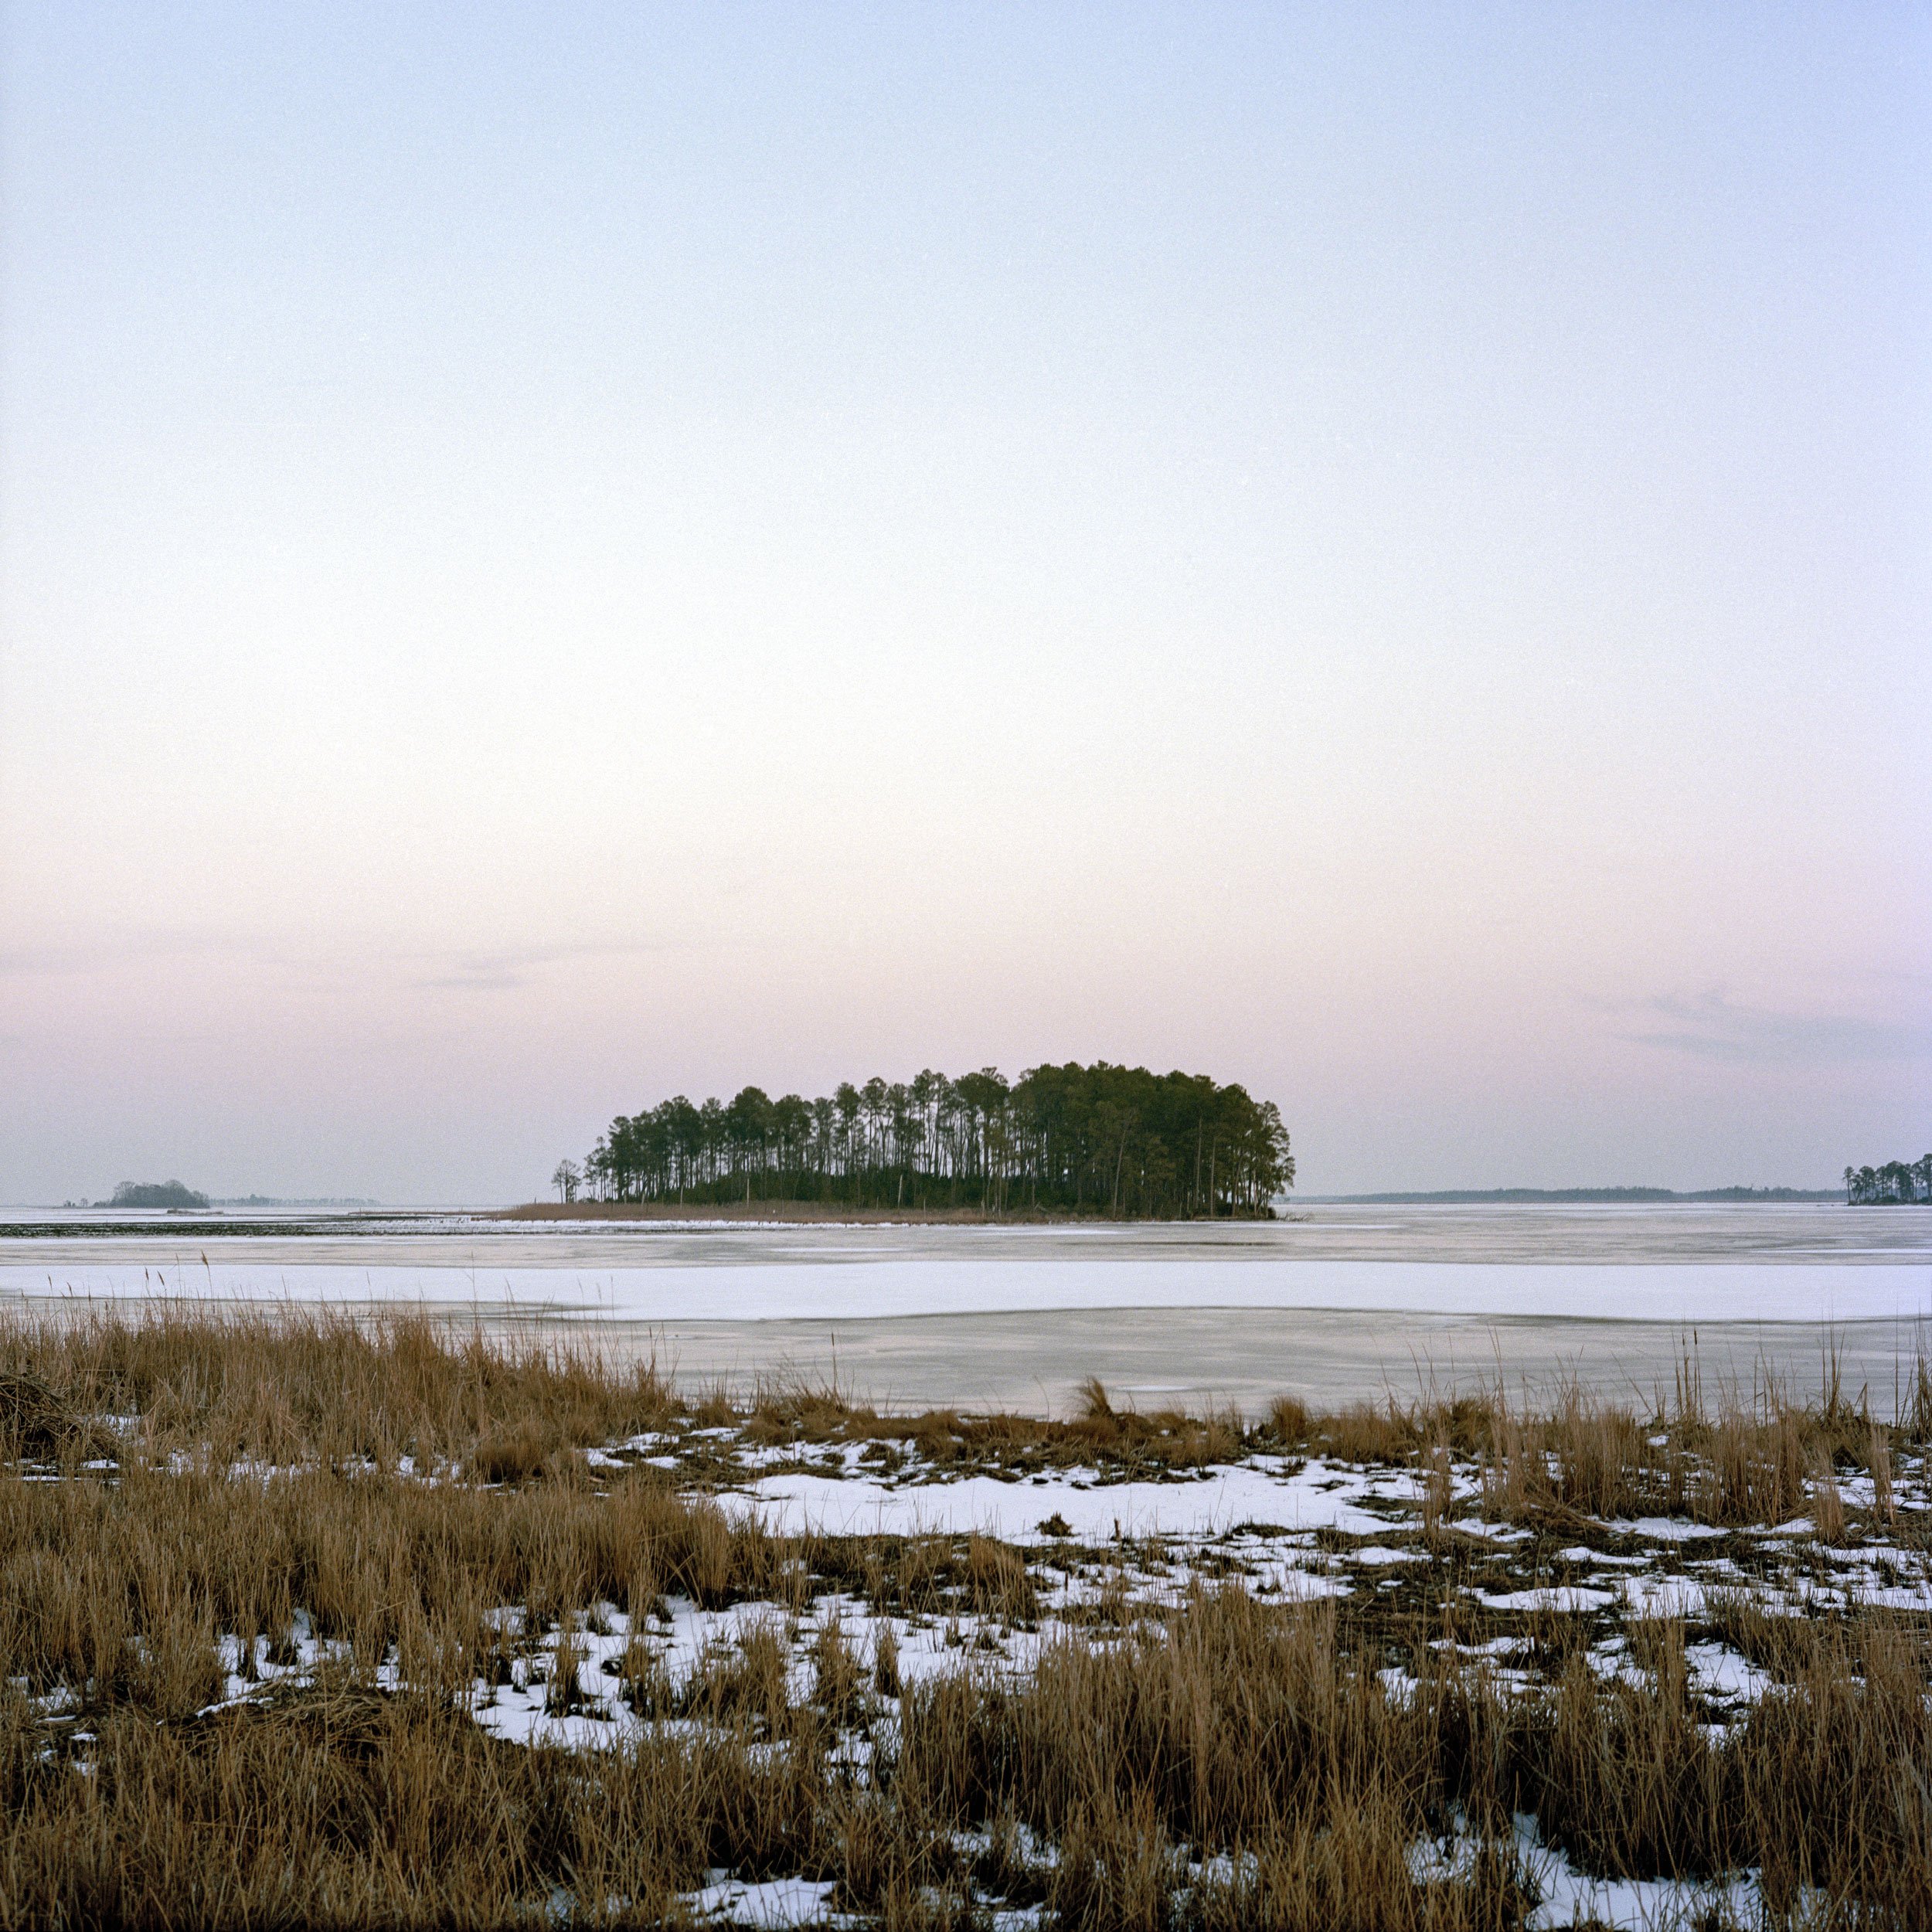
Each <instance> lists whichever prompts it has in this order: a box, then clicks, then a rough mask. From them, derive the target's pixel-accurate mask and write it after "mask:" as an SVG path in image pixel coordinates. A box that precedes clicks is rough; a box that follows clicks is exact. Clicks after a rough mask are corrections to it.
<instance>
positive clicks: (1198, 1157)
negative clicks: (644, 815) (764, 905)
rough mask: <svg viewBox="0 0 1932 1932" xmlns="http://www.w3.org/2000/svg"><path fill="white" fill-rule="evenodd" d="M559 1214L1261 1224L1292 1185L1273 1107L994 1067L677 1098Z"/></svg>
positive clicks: (1232, 1094)
mask: <svg viewBox="0 0 1932 1932" xmlns="http://www.w3.org/2000/svg"><path fill="white" fill-rule="evenodd" d="M553 1184H554V1185H556V1189H557V1191H558V1192H559V1193H560V1195H561V1196H563V1199H565V1200H566V1201H567V1200H571V1199H575V1198H576V1196H577V1192H578V1191H579V1190H580V1189H581V1190H583V1191H586V1192H589V1193H590V1195H592V1196H594V1197H595V1198H597V1199H600V1200H611V1201H679V1202H688V1203H692V1204H694V1205H699V1206H702V1205H705V1204H706V1203H713V1204H717V1203H722V1202H726V1201H747V1202H751V1201H801V1202H802V1201H820V1202H836V1203H838V1204H841V1205H844V1206H853V1207H885V1208H906V1209H917V1210H921V1211H924V1210H928V1209H959V1208H977V1209H984V1210H985V1211H986V1212H988V1213H995V1214H997V1213H1012V1212H1015V1211H1019V1210H1024V1209H1036V1208H1037V1209H1046V1210H1053V1211H1058V1212H1066V1213H1092V1214H1099V1215H1105V1216H1111V1217H1113V1218H1115V1219H1135V1218H1141V1217H1145V1218H1148V1219H1192V1218H1199V1217H1203V1216H1205V1217H1214V1216H1223V1215H1226V1216H1258V1217H1262V1218H1265V1217H1267V1216H1269V1215H1270V1214H1271V1213H1273V1211H1274V1210H1273V1208H1272V1206H1271V1205H1270V1204H1271V1203H1272V1202H1273V1201H1274V1199H1275V1197H1276V1196H1277V1195H1279V1194H1281V1192H1283V1191H1284V1189H1287V1188H1289V1187H1291V1186H1292V1185H1294V1155H1292V1154H1291V1152H1290V1151H1289V1148H1288V1135H1287V1129H1286V1128H1284V1126H1283V1125H1282V1123H1281V1112H1280V1110H1279V1109H1278V1108H1277V1107H1276V1106H1275V1104H1274V1102H1273V1101H1272V1100H1255V1099H1254V1098H1253V1097H1252V1096H1251V1095H1250V1094H1248V1092H1247V1090H1246V1089H1245V1088H1243V1087H1238V1086H1229V1087H1223V1086H1219V1085H1218V1084H1217V1083H1216V1082H1215V1081H1213V1080H1210V1079H1209V1078H1208V1077H1206V1075H1205V1074H1198V1073H1149V1072H1148V1070H1147V1069H1146V1068H1145V1067H1141V1066H1132V1067H1130V1066H1109V1065H1108V1064H1107V1063H1106V1062H1105V1061H1099V1062H1097V1063H1095V1064H1094V1065H1093V1066H1077V1065H1075V1064H1073V1063H1068V1064H1067V1065H1066V1066H1036V1067H1034V1068H1032V1070H1030V1071H1029V1072H1027V1073H1022V1075H1021V1076H1020V1077H1019V1079H1018V1080H1015V1081H1012V1082H1011V1083H1009V1081H1008V1080H1007V1079H1006V1077H1005V1075H1004V1074H1002V1073H999V1072H998V1070H996V1069H995V1068H992V1067H987V1068H985V1069H983V1070H981V1071H980V1072H979V1073H962V1074H961V1076H960V1077H958V1078H957V1080H951V1079H948V1078H947V1077H946V1075H944V1073H933V1072H931V1071H930V1070H928V1071H927V1072H925V1073H920V1074H919V1075H918V1076H917V1077H915V1078H914V1079H912V1080H903V1081H886V1080H877V1079H875V1080H867V1081H866V1083H865V1084H864V1085H863V1086H862V1087H861V1086H855V1085H853V1084H852V1083H850V1082H848V1083H845V1085H843V1086H842V1087H839V1088H838V1090H837V1091H836V1092H835V1093H833V1094H830V1095H828V1096H827V1097H824V1098H821V1099H818V1100H807V1099H805V1098H804V1097H803V1096H802V1095H801V1094H785V1095H784V1096H783V1097H781V1098H780V1099H777V1100H773V1099H771V1098H770V1097H769V1096H767V1094H765V1093H764V1091H763V1090H761V1089H760V1088H758V1087H747V1088H745V1089H744V1090H743V1092H742V1093H740V1094H739V1095H738V1096H737V1097H736V1098H735V1099H733V1100H706V1101H703V1102H702V1103H701V1104H694V1103H693V1102H692V1101H691V1100H687V1099H686V1098H685V1097H684V1096H683V1095H682V1094H679V1095H678V1096H676V1097H675V1098H673V1099H671V1100H665V1101H663V1102H662V1103H661V1104H659V1105H658V1106H656V1107H649V1108H647V1109H646V1110H645V1111H644V1112H643V1113H641V1114H631V1115H629V1116H628V1117H627V1116H624V1115H620V1116H619V1117H617V1119H616V1120H614V1121H612V1122H611V1125H610V1128H609V1131H607V1133H605V1134H604V1137H603V1138H602V1139H600V1141H598V1142H597V1147H596V1148H595V1149H594V1151H593V1152H592V1153H591V1154H590V1156H589V1157H588V1158H587V1159H586V1160H585V1161H584V1162H583V1165H582V1166H581V1167H579V1166H578V1165H577V1163H576V1162H572V1161H566V1162H563V1164H562V1165H560V1166H559V1168H557V1171H556V1174H555V1175H553Z"/></svg>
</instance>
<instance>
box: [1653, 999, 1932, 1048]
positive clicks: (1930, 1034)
mask: <svg viewBox="0 0 1932 1932" xmlns="http://www.w3.org/2000/svg"><path fill="white" fill-rule="evenodd" d="M1623 1010H1624V1012H1625V1013H1626V1014H1627V1015H1629V1016H1630V1017H1631V1019H1633V1020H1634V1022H1635V1024H1634V1026H1632V1027H1631V1030H1629V1031H1628V1032H1624V1034H1623V1036H1622V1037H1623V1038H1624V1039H1628V1040H1631V1041H1634V1042H1635V1043H1637V1044H1638V1045H1639V1046H1655V1047H1661V1048H1662V1049H1664V1050H1665V1051H1666V1052H1668V1053H1689V1054H1691V1055H1692V1056H1695V1057H1696V1058H1697V1059H1699V1060H1733V1061H1794V1060H1915V1059H1917V1058H1919V1057H1920V1056H1923V1055H1927V1054H1932V1023H1926V1022H1919V1023H1914V1022H1911V1021H1900V1020H1896V1019H1872V1018H1871V1017H1870V1016H1869V1015H1865V1014H1859V1013H1831V1012H1777V1011H1774V1010H1773V1009H1769V1008H1765V1007H1759V1006H1739V1005H1733V1003H1732V1002H1730V1000H1729V999H1727V998H1726V997H1725V996H1724V995H1723V994H1722V993H1721V992H1711V993H1704V994H1701V995H1698V996H1697V997H1696V998H1683V997H1682V996H1680V995H1671V994H1664V995H1659V996H1658V997H1657V998H1654V999H1649V1000H1645V1001H1644V1002H1641V1004H1640V1005H1637V1006H1635V1007H1634V1008H1625V1009H1623Z"/></svg>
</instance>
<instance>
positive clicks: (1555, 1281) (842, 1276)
mask: <svg viewBox="0 0 1932 1932" xmlns="http://www.w3.org/2000/svg"><path fill="white" fill-rule="evenodd" d="M0 1294H14V1295H19V1296H45V1295H49V1294H53V1295H73V1296H79V1297H89V1298H104V1299H119V1298H128V1297H147V1296H157V1295H175V1296H185V1297H189V1298H204V1299H208V1300H213V1301H230V1300H255V1301H274V1300H281V1299H286V1300H290V1301H302V1302H332V1303H343V1302H350V1303H364V1302H386V1303H393V1304H414V1303H429V1304H437V1305H440V1306H443V1307H449V1306H451V1305H454V1306H457V1307H461V1306H466V1305H475V1306H478V1307H479V1308H489V1309H491V1310H492V1311H496V1310H500V1309H501V1308H503V1307H504V1305H505V1304H512V1305H513V1306H515V1308H518V1309H520V1310H522V1311H525V1312H526V1313H529V1314H532V1315H536V1314H544V1313H553V1314H556V1315H570V1316H576V1317H583V1316H593V1317H594V1316H603V1317H605V1318H610V1319H613V1320H622V1321H640V1322H651V1321H682V1322H689V1321H778V1320H792V1321H798V1320H813V1321H866V1320H869V1319H883V1318H895V1317H904V1316H907V1315H968V1314H986V1313H1041V1314H1046V1313H1052V1312H1054V1311H1061V1310H1071V1309H1097V1308H1310V1309H1334V1310H1345V1311H1388V1312H1391V1313H1409V1314H1417V1315H1495V1316H1498V1317H1505V1318H1512V1317H1513V1318H1522V1317H1532V1318H1533V1317H1543V1318H1564V1317H1569V1318H1587V1319H1589V1320H1592V1321H1645V1322H1662V1323H1679V1324H1687V1325H1688V1324H1704V1325H1709V1324H1716V1323H1723V1322H1782V1321H1801V1322H1820V1321H1822V1322H1853V1321H1896V1322H1901V1323H1910V1322H1913V1321H1919V1320H1923V1319H1926V1318H1928V1317H1932V1267H1929V1266H1927V1265H1925V1264H1881V1263H1866V1264H1850V1265H1836V1264H1824V1263H1804V1262H1784V1263H1764V1262H1733V1263H1726V1264H1696V1263H1629V1264H1536V1263H1465V1262H1429V1261H1325V1260H1293V1259H1284V1258H1280V1257H1264V1258H1255V1259H1249V1260H1233V1259H1230V1260H1216V1259H1209V1258H1203V1257H1199V1256H1192V1257H1185V1258H1174V1259H1167V1260H1122V1259H1115V1258H1108V1259H1106V1260H1080V1259H1073V1258H1069V1259H1055V1260H1000V1259H995V1258H992V1257H988V1258H986V1259H983V1260H968V1261H954V1260H923V1259H922V1260H877V1261H852V1260H828V1261H825V1262H816V1263H804V1264H797V1263H770V1264H751V1265H746V1264H724V1265H719V1266H697V1267H680V1266H670V1267H664V1266H658V1267H634V1268H620V1269H613V1270H603V1271H600V1272H597V1273H587V1272H586V1271H584V1270H580V1269H571V1268H539V1267H521V1268H508V1269H506V1268H501V1267H498V1268H476V1269H473V1268H469V1267H455V1266H450V1267H435V1266H418V1267H346V1266H342V1265H305V1264H299V1263H295V1264H286V1263H285V1264H279V1265H270V1266H262V1265H260V1264H253V1265H251V1264H248V1263H246V1262H233V1261H225V1260H224V1261H216V1262H213V1263H211V1264H209V1265H208V1266H206V1267H185V1268H182V1267H176V1268H172V1269H168V1268H157V1267H154V1266H152V1265H151V1264H149V1265H146V1266H143V1265H140V1264H134V1263H122V1264H116V1263H111V1262H89V1263H84V1264H83V1263H76V1262H71V1261H70V1262H58V1263H53V1264H46V1265H39V1266H36V1265H32V1264H19V1263H15V1264H9V1265H7V1266H5V1267H0Z"/></svg>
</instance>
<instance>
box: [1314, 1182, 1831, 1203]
mask: <svg viewBox="0 0 1932 1932" xmlns="http://www.w3.org/2000/svg"><path fill="white" fill-rule="evenodd" d="M1843 1199H1845V1190H1844V1189H1842V1187H1833V1188H1800V1187H1712V1188H1700V1189H1697V1190H1696V1191H1695V1192H1691V1193H1681V1194H1680V1193H1679V1192H1678V1191H1677V1190H1676V1189H1675V1188H1668V1187H1488V1188H1437V1189H1433V1190H1430V1191H1429V1192H1417V1193H1409V1194H1304V1195H1303V1196H1301V1201H1302V1202H1303V1204H1304V1206H1307V1205H1309V1204H1321V1205H1324V1206H1336V1207H1347V1206H1356V1207H1376V1206H1379V1207H1404V1206H1407V1207H1425V1206H1428V1205H1429V1204H1430V1203H1431V1202H1441V1203H1442V1204H1443V1205H1444V1206H1458V1205H1459V1204H1460V1205H1465V1206H1471V1207H1474V1206H1481V1205H1483V1204H1484V1203H1485V1202H1497V1201H1501V1202H1510V1201H1521V1202H1539V1201H1547V1202H1550V1203H1551V1204H1552V1205H1553V1206H1561V1205H1563V1203H1565V1202H1569V1203H1570V1204H1572V1205H1577V1206H1588V1205H1590V1204H1592V1203H1594V1204H1597V1205H1604V1204H1608V1205H1611V1206H1615V1205H1617V1203H1619V1202H1629V1203H1631V1204H1632V1205H1634V1206H1643V1205H1645V1203H1647V1202H1670V1201H1689V1202H1696V1201H1702V1202H1743V1203H1745V1204H1747V1205H1748V1204H1750V1202H1770V1203H1775V1202H1780V1201H1814V1202H1815V1201H1842V1200H1843Z"/></svg>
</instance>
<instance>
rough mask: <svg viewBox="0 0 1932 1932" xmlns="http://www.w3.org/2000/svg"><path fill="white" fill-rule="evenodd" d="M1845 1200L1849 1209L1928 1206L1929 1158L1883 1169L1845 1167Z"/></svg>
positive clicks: (1931, 1178)
mask: <svg viewBox="0 0 1932 1932" xmlns="http://www.w3.org/2000/svg"><path fill="white" fill-rule="evenodd" d="M1845 1199H1846V1200H1847V1201H1848V1202H1850V1203H1851V1205H1852V1206H1853V1207H1901V1206H1911V1205H1912V1204H1913V1202H1932V1154H1927V1155H1924V1156H1923V1157H1922V1158H1920V1159H1918V1160H1916V1161H1887V1162H1886V1164H1885V1165H1884V1166H1883V1167H1848V1168H1846V1169H1845Z"/></svg>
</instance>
